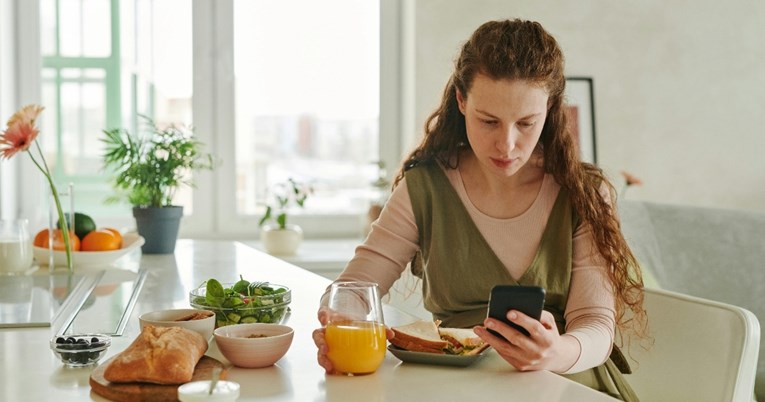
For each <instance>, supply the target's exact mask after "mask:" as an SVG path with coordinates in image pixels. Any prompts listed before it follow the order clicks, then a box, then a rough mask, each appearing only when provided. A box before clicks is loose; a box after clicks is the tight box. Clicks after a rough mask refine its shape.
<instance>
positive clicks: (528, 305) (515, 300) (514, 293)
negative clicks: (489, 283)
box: [487, 285, 545, 337]
mask: <svg viewBox="0 0 765 402" xmlns="http://www.w3.org/2000/svg"><path fill="white" fill-rule="evenodd" d="M544 304H545V290H544V288H541V287H539V286H519V285H497V286H494V288H492V289H491V295H490V296H489V310H488V314H487V315H488V316H489V317H491V318H495V319H497V320H500V321H502V322H504V323H506V324H507V325H509V326H511V327H513V328H515V329H517V330H518V331H520V332H521V333H523V334H524V335H526V336H529V332H528V331H526V329H525V328H523V327H521V326H519V325H516V324H515V323H512V322H510V320H508V319H507V312H508V311H509V310H517V311H520V312H522V313H523V314H526V315H527V316H529V317H531V318H534V319H537V320H539V319H540V318H542V309H543V308H544ZM489 331H490V332H491V333H493V334H494V335H496V336H499V337H501V335H499V334H498V333H496V332H495V331H492V330H489Z"/></svg>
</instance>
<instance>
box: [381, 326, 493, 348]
mask: <svg viewBox="0 0 765 402" xmlns="http://www.w3.org/2000/svg"><path fill="white" fill-rule="evenodd" d="M440 324H441V322H440V321H435V322H433V321H425V320H418V321H415V322H413V323H410V324H407V325H402V326H398V327H392V328H391V329H392V330H393V334H394V336H393V338H392V339H391V340H390V343H392V344H393V345H394V346H396V347H399V348H401V349H404V350H408V351H411V352H427V353H437V354H450V355H463V356H465V355H468V356H469V355H475V354H479V353H481V352H482V351H483V350H484V349H486V348H487V347H489V345H488V344H487V343H485V342H484V341H483V339H481V338H480V337H478V335H476V334H475V333H473V330H472V329H469V328H441V327H439V325H440Z"/></svg>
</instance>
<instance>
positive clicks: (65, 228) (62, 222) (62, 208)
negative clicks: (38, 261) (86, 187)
mask: <svg viewBox="0 0 765 402" xmlns="http://www.w3.org/2000/svg"><path fill="white" fill-rule="evenodd" d="M49 198H50V200H49V201H50V203H49V205H50V207H49V208H48V268H49V271H50V272H53V271H54V270H57V269H65V270H66V271H68V272H73V271H74V254H73V252H74V249H73V247H72V244H73V243H74V242H73V239H72V237H71V236H74V230H75V228H74V223H75V219H74V184H72V183H69V184H68V185H67V186H66V188H65V189H64V191H59V190H57V189H56V188H51V194H50V197H49ZM67 216H68V217H69V219H67ZM59 228H60V232H59V231H57V229H59ZM54 243H61V244H62V245H63V248H64V249H63V250H60V249H57V250H54V247H53V245H54ZM57 251H58V252H61V251H63V258H56V252H57Z"/></svg>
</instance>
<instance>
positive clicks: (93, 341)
mask: <svg viewBox="0 0 765 402" xmlns="http://www.w3.org/2000/svg"><path fill="white" fill-rule="evenodd" d="M90 342H91V343H96V342H98V338H96V337H95V336H94V337H92V338H90Z"/></svg>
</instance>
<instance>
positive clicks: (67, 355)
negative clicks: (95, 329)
mask: <svg viewBox="0 0 765 402" xmlns="http://www.w3.org/2000/svg"><path fill="white" fill-rule="evenodd" d="M111 344H112V338H111V337H110V336H109V335H103V334H72V335H60V336H54V337H53V338H52V339H51V340H50V350H52V351H53V354H55V355H56V357H58V358H59V359H61V362H62V363H64V365H65V366H69V367H84V366H89V365H91V364H96V363H97V362H98V361H99V360H100V359H101V358H102V357H103V356H104V354H105V353H106V350H107V349H109V346H110V345H111Z"/></svg>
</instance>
